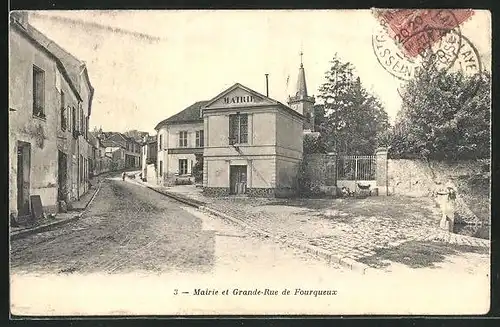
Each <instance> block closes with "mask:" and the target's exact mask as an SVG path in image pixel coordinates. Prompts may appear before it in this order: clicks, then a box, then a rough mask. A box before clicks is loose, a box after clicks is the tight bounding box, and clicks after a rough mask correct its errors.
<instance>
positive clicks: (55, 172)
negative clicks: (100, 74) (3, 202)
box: [9, 12, 94, 220]
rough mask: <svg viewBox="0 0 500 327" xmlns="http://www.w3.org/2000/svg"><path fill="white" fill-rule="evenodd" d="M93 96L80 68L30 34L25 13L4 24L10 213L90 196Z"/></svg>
mask: <svg viewBox="0 0 500 327" xmlns="http://www.w3.org/2000/svg"><path fill="white" fill-rule="evenodd" d="M93 93H94V89H93V87H92V85H91V83H90V79H89V76H88V73H87V68H86V66H85V64H84V63H83V62H82V61H80V60H79V59H77V58H75V57H74V56H72V55H71V54H70V53H68V52H67V51H65V50H64V49H63V48H62V47H61V46H60V45H58V44H57V43H55V42H53V41H52V40H50V39H49V38H47V36H45V35H44V34H43V33H41V32H40V31H38V30H37V29H36V28H34V27H33V26H31V25H30V24H29V21H28V14H27V13H26V12H12V13H11V15H10V24H9V164H10V170H9V185H10V187H9V210H10V214H11V216H13V217H14V218H16V217H17V218H19V219H18V220H21V219H24V218H26V217H30V216H31V211H32V210H31V209H32V208H31V199H32V196H40V199H41V202H42V205H43V207H44V210H45V212H46V213H55V212H57V211H58V209H59V203H60V201H65V202H67V203H68V202H71V201H74V200H78V199H79V198H80V196H81V195H83V194H84V193H86V192H87V191H88V189H89V178H90V177H89V175H90V174H89V172H90V161H91V157H92V147H91V145H90V144H89V142H88V125H89V119H90V114H91V107H92V98H93Z"/></svg>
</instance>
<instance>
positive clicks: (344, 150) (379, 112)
mask: <svg viewBox="0 0 500 327" xmlns="http://www.w3.org/2000/svg"><path fill="white" fill-rule="evenodd" d="M331 63H332V66H331V68H330V70H329V71H327V72H326V73H325V79H326V82H325V83H324V84H323V85H322V86H321V87H320V89H319V92H320V95H319V96H318V97H319V98H320V99H321V100H322V102H323V104H322V106H323V108H317V110H318V113H321V110H323V116H321V114H320V117H318V118H317V120H316V121H319V125H318V131H319V132H320V133H321V134H322V138H323V139H322V140H323V142H325V147H326V149H327V151H335V152H337V153H339V154H353V155H356V154H372V153H373V152H374V151H375V149H376V147H377V146H378V143H379V142H378V137H379V136H380V135H382V134H383V133H384V131H385V130H387V128H388V127H389V123H388V117H387V113H386V112H385V110H384V108H383V106H382V104H381V103H380V101H379V100H378V99H377V98H376V97H375V96H373V95H372V94H370V93H369V92H368V91H367V90H366V89H365V88H364V87H363V85H362V84H361V80H360V78H359V77H357V76H355V75H354V67H353V65H352V64H351V63H349V62H342V61H341V60H340V59H339V57H338V56H337V54H335V56H334V57H333V60H332V61H331Z"/></svg>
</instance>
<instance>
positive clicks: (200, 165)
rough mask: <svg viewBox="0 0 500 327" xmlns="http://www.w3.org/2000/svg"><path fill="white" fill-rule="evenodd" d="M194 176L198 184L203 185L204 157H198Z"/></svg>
mask: <svg viewBox="0 0 500 327" xmlns="http://www.w3.org/2000/svg"><path fill="white" fill-rule="evenodd" d="M193 176H194V181H195V182H196V183H201V182H202V181H203V155H202V154H197V155H196V162H195V164H194V166H193Z"/></svg>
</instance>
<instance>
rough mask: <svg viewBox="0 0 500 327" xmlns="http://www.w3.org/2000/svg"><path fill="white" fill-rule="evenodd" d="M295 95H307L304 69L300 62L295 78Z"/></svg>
mask: <svg viewBox="0 0 500 327" xmlns="http://www.w3.org/2000/svg"><path fill="white" fill-rule="evenodd" d="M295 95H296V96H303V97H306V96H307V86H306V72H305V71H304V65H303V64H302V63H300V68H299V77H298V78H297V93H296V94H295Z"/></svg>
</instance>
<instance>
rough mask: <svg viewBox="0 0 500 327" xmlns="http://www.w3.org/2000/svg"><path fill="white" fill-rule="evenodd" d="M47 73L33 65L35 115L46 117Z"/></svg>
mask: <svg viewBox="0 0 500 327" xmlns="http://www.w3.org/2000/svg"><path fill="white" fill-rule="evenodd" d="M44 104H45V73H44V71H43V70H41V69H40V68H38V67H36V66H33V115H35V116H36V117H41V118H45V109H44Z"/></svg>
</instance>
